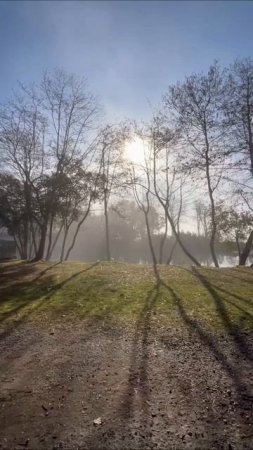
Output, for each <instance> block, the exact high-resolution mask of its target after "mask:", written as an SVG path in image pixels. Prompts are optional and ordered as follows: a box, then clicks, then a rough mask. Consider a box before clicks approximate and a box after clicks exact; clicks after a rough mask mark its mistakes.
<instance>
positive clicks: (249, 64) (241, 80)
mask: <svg viewBox="0 0 253 450" xmlns="http://www.w3.org/2000/svg"><path fill="white" fill-rule="evenodd" d="M223 109H224V113H225V116H226V121H227V123H228V124H229V126H230V128H231V134H230V145H229V147H230V151H231V153H233V154H234V155H236V157H235V158H234V160H233V165H234V166H235V167H236V168H239V169H242V170H244V169H246V168H248V167H249V168H250V170H251V173H252V174H253V60H252V59H251V58H245V59H242V60H236V61H235V62H234V64H233V65H231V66H230V67H229V69H228V70H227V77H226V97H225V99H224V103H223Z"/></svg>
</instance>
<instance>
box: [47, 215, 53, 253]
mask: <svg viewBox="0 0 253 450" xmlns="http://www.w3.org/2000/svg"><path fill="white" fill-rule="evenodd" d="M53 224H54V214H52V216H51V220H50V227H49V236H48V246H47V253H46V260H47V261H49V255H50V253H51V245H52V234H53Z"/></svg>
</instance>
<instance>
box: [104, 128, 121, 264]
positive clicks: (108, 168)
mask: <svg viewBox="0 0 253 450" xmlns="http://www.w3.org/2000/svg"><path fill="white" fill-rule="evenodd" d="M128 136H129V127H128V126H127V124H120V125H118V126H116V125H107V126H105V127H104V128H103V129H102V130H101V132H100V135H99V143H98V152H97V153H98V159H100V164H101V181H102V183H103V188H102V190H103V209H104V217H105V241H106V259H107V261H110V259H111V249H110V231H109V217H108V205H109V199H110V197H111V195H113V194H114V195H115V194H116V193H117V194H119V192H120V191H122V189H123V188H124V187H125V186H126V184H127V171H126V168H125V166H124V159H123V150H124V143H125V141H126V139H127V138H128Z"/></svg>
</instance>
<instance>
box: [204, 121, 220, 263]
mask: <svg viewBox="0 0 253 450" xmlns="http://www.w3.org/2000/svg"><path fill="white" fill-rule="evenodd" d="M204 135H205V144H206V179H207V187H208V194H209V198H210V203H211V221H212V232H211V238H210V242H209V245H210V251H211V255H212V258H213V262H214V265H215V267H219V263H218V259H217V256H216V253H215V248H214V241H215V236H216V231H217V225H216V216H215V204H214V197H213V189H212V186H211V178H210V167H209V142H208V137H207V131H206V125H205V129H204Z"/></svg>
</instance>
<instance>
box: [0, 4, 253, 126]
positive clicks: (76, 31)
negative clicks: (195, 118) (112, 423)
mask: <svg viewBox="0 0 253 450" xmlns="http://www.w3.org/2000/svg"><path fill="white" fill-rule="evenodd" d="M252 23H253V2H250V1H248V2H244V1H232V2H230V1H210V2H209V1H185V2H184V1H177V2H174V1H85V2H75V1H71V2H68V1H64V2H63V1H50V2H49V1H45V2H40V1H10V2H5V1H2V2H0V54H1V58H2V63H1V70H0V103H3V102H5V101H6V99H7V98H8V97H9V96H10V95H11V92H12V89H13V88H15V87H16V84H17V81H18V80H19V81H21V82H23V83H28V82H31V81H35V82H36V81H39V79H40V77H41V75H42V73H43V71H45V70H53V69H54V68H55V67H59V68H63V69H65V70H66V71H67V72H71V73H76V74H78V75H82V76H84V77H85V78H87V79H88V84H89V87H90V90H91V91H92V92H93V93H94V94H96V95H97V96H98V97H99V99H100V101H101V103H102V104H103V105H104V108H105V113H106V117H108V119H110V120H111V119H113V120H121V119H124V118H133V119H137V120H139V119H144V120H146V119H148V117H149V116H150V115H151V112H152V108H153V107H156V105H157V104H159V101H160V99H161V96H162V94H163V93H164V92H166V90H167V87H168V85H170V84H171V83H175V82H177V81H178V80H179V81H180V80H183V79H184V77H185V76H186V75H189V74H191V73H192V72H199V71H205V70H206V69H207V68H208V66H209V65H210V64H211V63H212V62H213V61H214V59H218V60H219V61H220V63H221V65H222V66H224V65H228V64H230V63H231V62H232V61H233V59H234V58H236V57H245V56H252V53H253V39H252Z"/></svg>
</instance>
